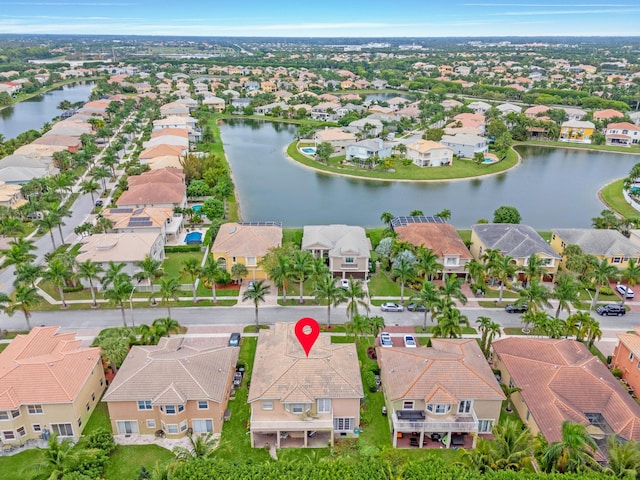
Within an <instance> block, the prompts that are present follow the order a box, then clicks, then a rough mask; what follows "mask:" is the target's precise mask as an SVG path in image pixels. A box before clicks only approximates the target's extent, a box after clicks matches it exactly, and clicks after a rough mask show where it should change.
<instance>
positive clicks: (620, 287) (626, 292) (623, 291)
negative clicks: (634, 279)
mask: <svg viewBox="0 0 640 480" xmlns="http://www.w3.org/2000/svg"><path fill="white" fill-rule="evenodd" d="M616 290H617V291H618V293H619V294H620V295H622V296H623V297H624V296H625V295H626V296H627V298H633V290H631V288H629V287H627V286H626V285H616Z"/></svg>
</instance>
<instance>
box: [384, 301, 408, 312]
mask: <svg viewBox="0 0 640 480" xmlns="http://www.w3.org/2000/svg"><path fill="white" fill-rule="evenodd" d="M380 310H382V311H383V312H404V307H403V306H402V305H399V304H397V303H393V302H386V303H383V304H382V305H380Z"/></svg>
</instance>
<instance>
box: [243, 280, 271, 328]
mask: <svg viewBox="0 0 640 480" xmlns="http://www.w3.org/2000/svg"><path fill="white" fill-rule="evenodd" d="M270 292H271V287H270V286H269V285H267V284H266V283H265V281H264V280H258V281H257V282H255V283H254V284H253V288H251V289H249V288H248V289H247V290H245V292H244V293H243V294H242V301H245V300H251V301H252V302H253V305H254V306H255V309H256V328H258V327H259V326H260V324H259V323H258V306H259V305H260V303H261V302H264V300H265V298H264V297H265V296H266V295H268V294H269V293H270Z"/></svg>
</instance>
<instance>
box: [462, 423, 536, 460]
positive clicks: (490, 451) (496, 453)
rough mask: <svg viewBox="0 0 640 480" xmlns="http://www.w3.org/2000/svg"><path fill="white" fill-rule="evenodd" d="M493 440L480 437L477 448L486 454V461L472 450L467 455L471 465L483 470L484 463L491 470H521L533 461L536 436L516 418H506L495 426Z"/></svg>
mask: <svg viewBox="0 0 640 480" xmlns="http://www.w3.org/2000/svg"><path fill="white" fill-rule="evenodd" d="M491 433H492V434H493V439H492V440H485V439H481V438H480V439H478V442H477V444H476V449H480V452H482V453H483V454H484V456H485V458H484V461H481V462H479V463H478V462H477V460H478V459H480V460H482V457H481V456H478V455H474V454H473V453H472V452H473V451H472V450H469V451H468V452H469V453H468V454H467V452H465V457H466V459H467V460H468V461H469V460H471V459H476V461H475V462H474V461H471V462H470V463H471V466H473V467H475V468H476V469H479V470H481V471H482V468H479V467H482V465H484V466H486V468H485V471H486V470H487V469H491V470H512V471H520V470H522V469H523V468H524V467H526V466H527V465H529V464H530V463H531V461H532V459H533V458H532V457H533V451H534V438H533V435H531V432H530V431H529V429H528V428H524V429H523V428H522V427H521V425H520V424H519V423H518V422H516V421H514V420H506V421H505V422H504V423H500V424H498V425H495V426H494V427H493V431H492V432H491Z"/></svg>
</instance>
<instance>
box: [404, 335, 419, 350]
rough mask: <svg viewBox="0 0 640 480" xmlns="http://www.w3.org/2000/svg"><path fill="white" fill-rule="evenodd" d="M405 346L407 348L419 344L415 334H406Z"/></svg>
mask: <svg viewBox="0 0 640 480" xmlns="http://www.w3.org/2000/svg"><path fill="white" fill-rule="evenodd" d="M404 346H405V347H407V348H416V347H417V346H418V343H417V342H416V339H415V338H414V337H413V335H405V336H404Z"/></svg>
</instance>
